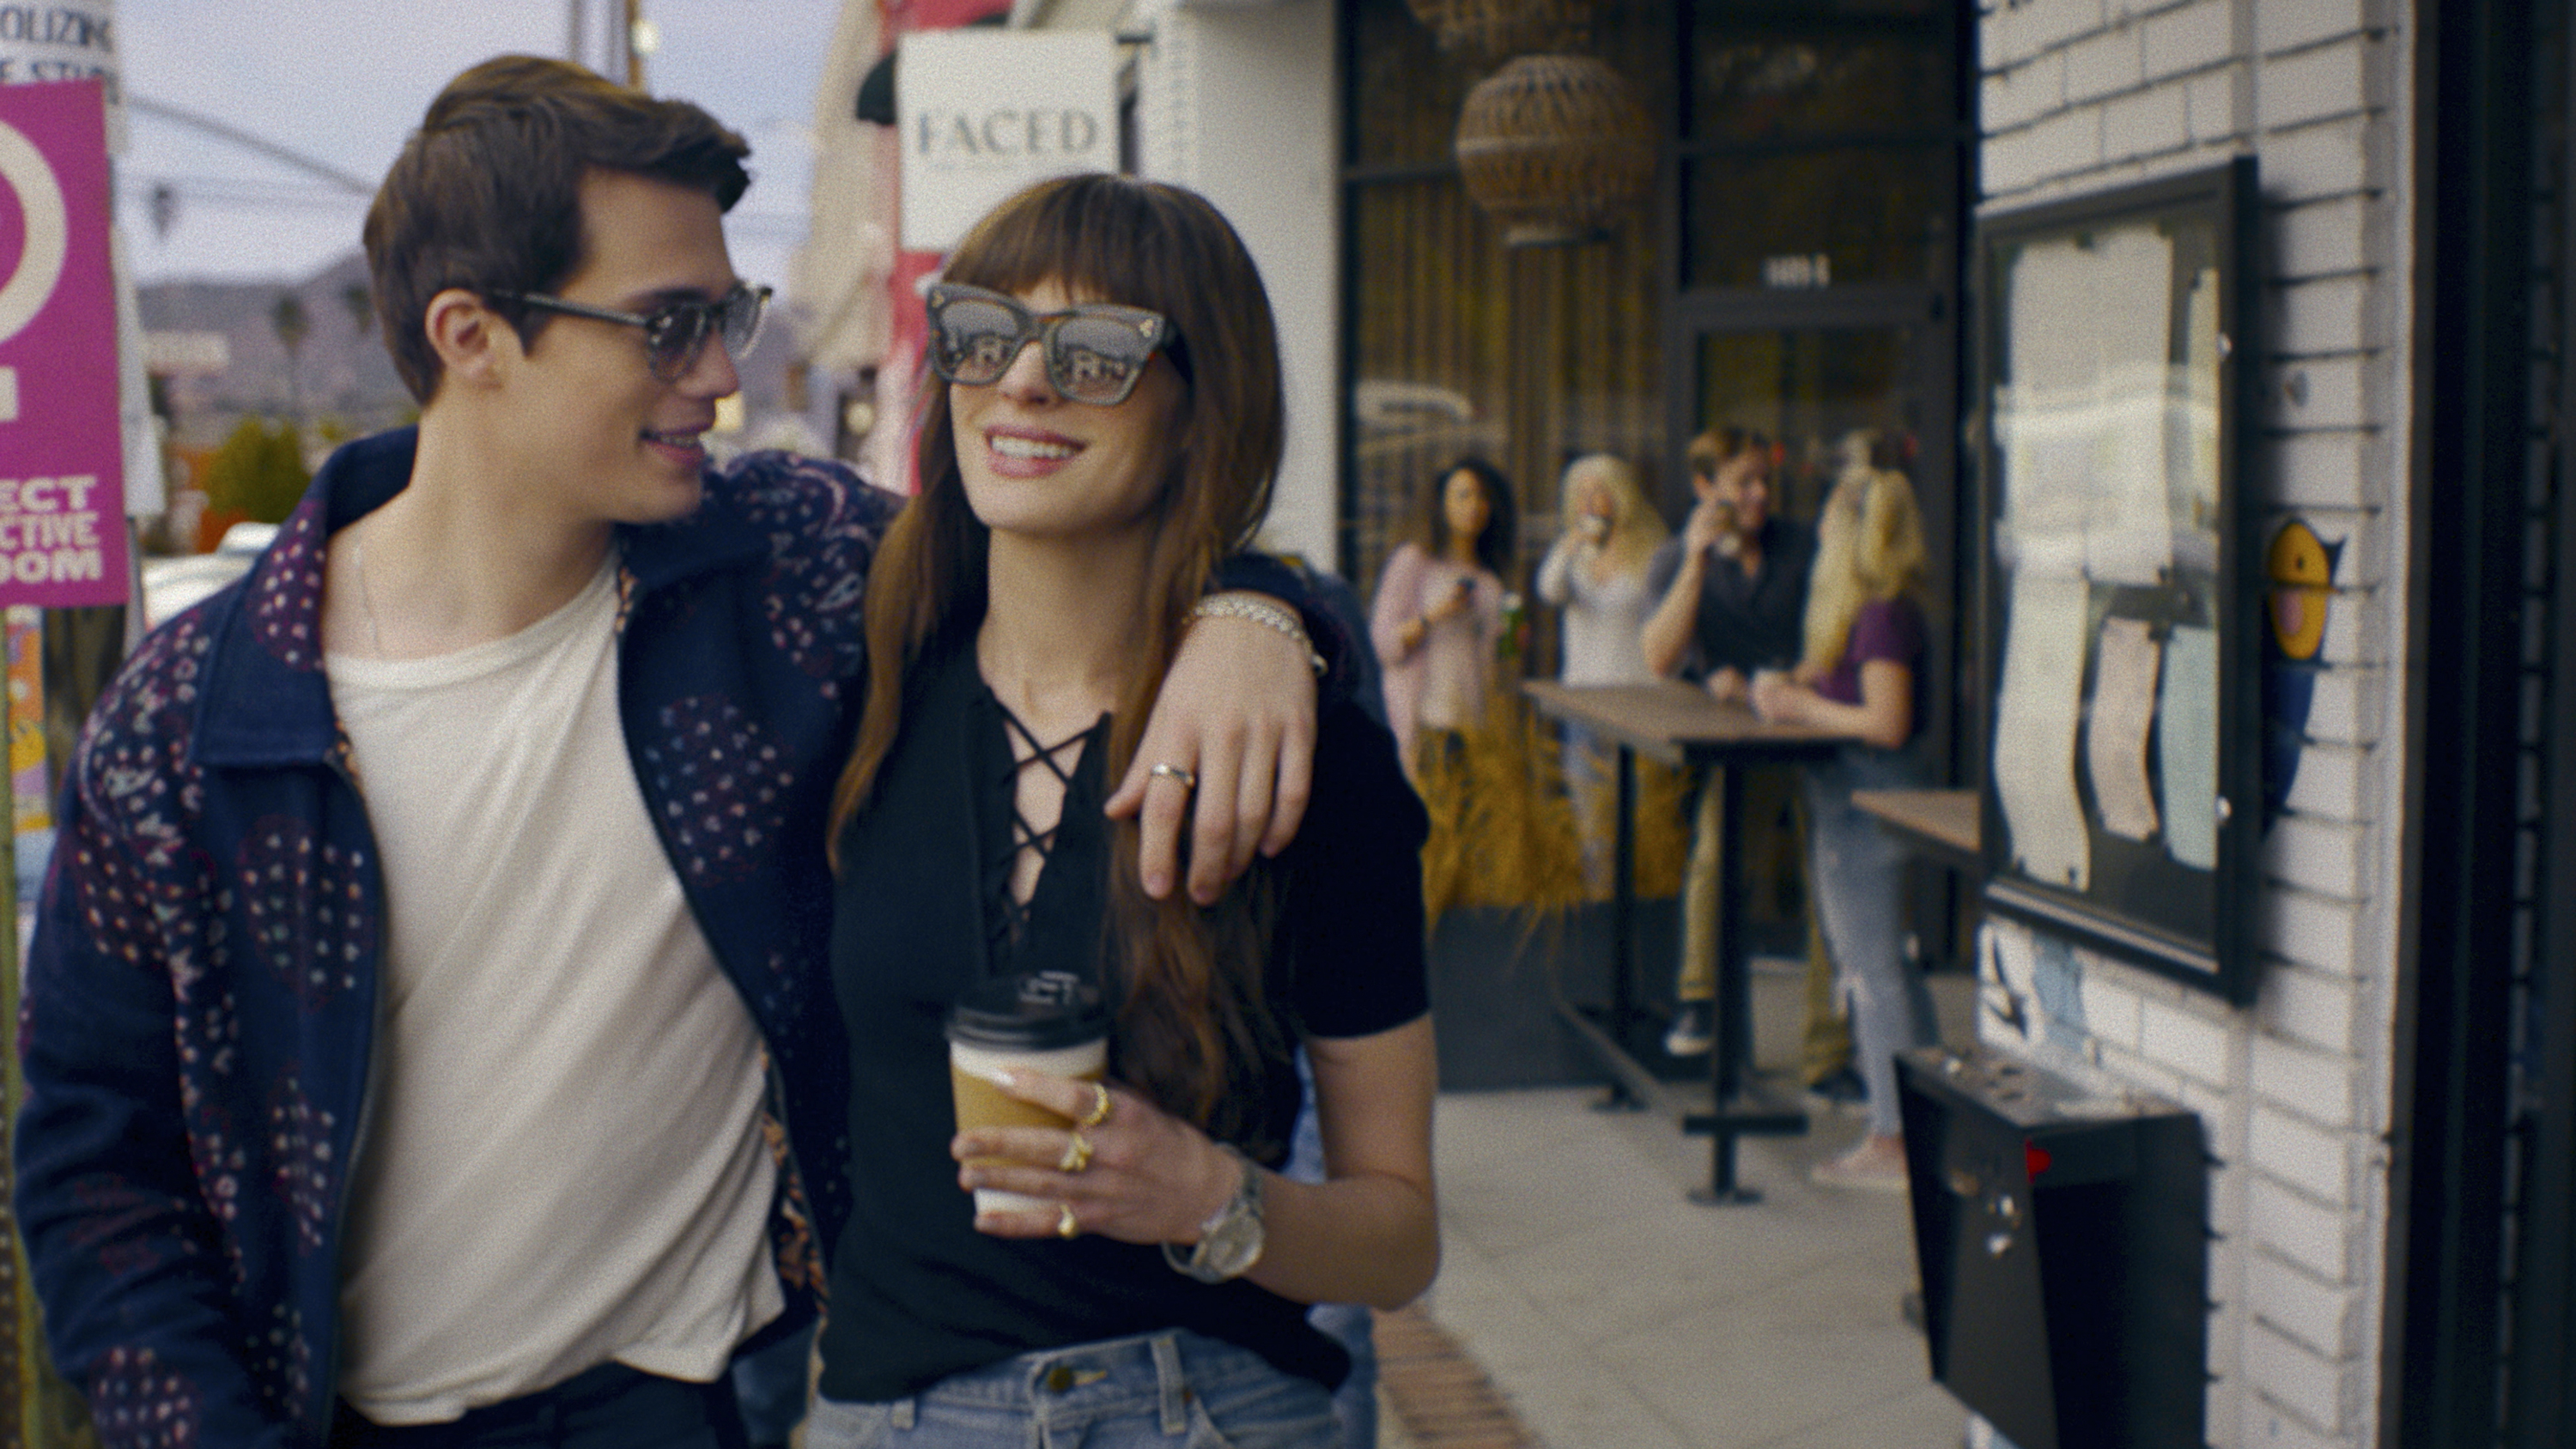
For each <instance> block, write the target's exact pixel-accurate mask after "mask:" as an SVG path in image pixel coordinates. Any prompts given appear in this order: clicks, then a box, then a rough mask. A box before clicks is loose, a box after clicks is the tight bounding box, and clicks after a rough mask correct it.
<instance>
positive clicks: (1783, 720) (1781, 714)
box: [1747, 669, 1816, 724]
mask: <svg viewBox="0 0 2576 1449" xmlns="http://www.w3.org/2000/svg"><path fill="white" fill-rule="evenodd" d="M1747 692H1748V694H1749V696H1750V698H1751V699H1752V701H1753V712H1754V713H1755V714H1758V715H1760V716H1762V717H1763V718H1764V719H1766V720H1769V721H1770V722H1771V723H1773V724H1797V723H1799V722H1801V721H1803V720H1804V719H1805V718H1806V713H1807V701H1808V700H1810V699H1814V698H1816V692H1815V691H1814V690H1812V689H1809V688H1807V687H1806V686H1805V685H1803V684H1800V683H1798V682H1797V681H1796V680H1795V679H1792V678H1791V677H1790V676H1789V675H1787V674H1785V673H1783V672H1781V671H1780V670H1777V669H1757V670H1755V671H1754V672H1753V680H1752V683H1751V684H1750V685H1749V686H1747Z"/></svg>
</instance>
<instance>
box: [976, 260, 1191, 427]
mask: <svg viewBox="0 0 2576 1449" xmlns="http://www.w3.org/2000/svg"><path fill="white" fill-rule="evenodd" d="M929 304H930V370H931V371H933V372H935V373H938V374H939V375H940V376H941V377H942V378H945V379H946V380H948V381H950V382H957V383H964V384H965V385H966V386H968V387H989V386H991V385H992V384H994V383H997V382H1000V381H1001V380H1002V374H1003V373H1006V372H1008V371H1010V370H1011V360H1012V359H1013V358H1016V357H1018V356H1019V355H1020V349H1021V348H1022V347H1025V346H1027V345H1028V344H1029V342H1030V341H1032V340H1035V341H1036V342H1037V343H1038V347H1039V351H1040V352H1042V353H1043V354H1044V355H1045V357H1046V371H1047V381H1049V382H1051V383H1053V384H1055V390H1056V392H1057V393H1059V394H1061V395H1062V396H1063V397H1065V398H1067V399H1069V400H1071V401H1073V402H1078V403H1090V404H1091V405H1093V406H1094V407H1115V406H1116V405H1118V404H1119V403H1122V402H1125V401H1126V400H1127V395H1128V394H1129V393H1132V392H1134V391H1135V390H1136V382H1137V380H1138V379H1139V378H1142V377H1143V376H1144V375H1145V365H1146V364H1147V363H1149V362H1152V361H1153V360H1154V353H1155V351H1156V350H1157V349H1160V350H1163V351H1165V352H1166V353H1168V352H1169V351H1170V349H1171V348H1173V347H1174V346H1176V345H1178V343H1179V341H1180V329H1179V328H1176V327H1174V326H1173V325H1172V324H1171V321H1170V320H1169V319H1168V318H1166V317H1164V316H1163V315H1162V314H1161V313H1159V312H1148V311H1146V310H1145V309H1144V308H1142V307H1116V306H1111V305H1110V304H1108V303H1106V302H1083V303H1078V304H1076V305H1074V306H1071V307H1067V308H1066V309H1065V310H1063V311H1061V312H1049V313H1047V314H1045V315H1044V316H1039V315H1037V314H1034V313H1032V312H1030V311H1029V309H1028V308H1026V307H1023V306H1021V305H1020V303H1019V299H1017V298H1015V297H1009V296H1005V295H1003V294H1002V293H1000V292H988V291H986V290H984V289H983V288H981V287H967V286H960V285H958V284H956V283H952V282H942V283H940V284H938V285H937V286H934V287H932V288H931V289H930V293H929ZM1174 361H1175V365H1177V364H1178V358H1177V357H1175V359H1174Z"/></svg>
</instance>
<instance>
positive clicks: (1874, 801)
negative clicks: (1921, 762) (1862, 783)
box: [1852, 790, 1982, 856]
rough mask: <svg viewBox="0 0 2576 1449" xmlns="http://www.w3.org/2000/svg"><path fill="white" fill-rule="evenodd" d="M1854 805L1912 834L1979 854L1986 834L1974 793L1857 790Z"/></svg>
mask: <svg viewBox="0 0 2576 1449" xmlns="http://www.w3.org/2000/svg"><path fill="white" fill-rule="evenodd" d="M1852 803H1853V804H1854V805H1857V806H1859V807H1860V808H1862V809H1863V810H1866V811H1868V812H1869V813H1870V814H1872V815H1875V816H1877V817H1878V818H1879V819H1881V820H1884V821H1886V822H1887V823H1888V824H1890V825H1893V826H1895V827H1896V828H1897V829H1899V830H1902V831H1905V832H1906V833H1907V834H1909V835H1917V836H1920V837H1922V838H1923V839H1925V840H1927V841H1930V842H1932V843H1933V844H1935V845H1939V846H1944V847H1947V848H1948V849H1950V850H1954V851H1957V852H1958V853H1959V854H1961V855H1966V856H1973V855H1975V854H1977V846H1978V841H1979V838H1980V836H1981V834H1982V831H1981V830H1980V824H1981V822H1980V820H1979V817H1978V808H1977V792H1976V791H1974V790H1854V791H1853V792H1852Z"/></svg>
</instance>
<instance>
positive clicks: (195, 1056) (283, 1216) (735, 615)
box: [15, 431, 898, 1449]
mask: <svg viewBox="0 0 2576 1449" xmlns="http://www.w3.org/2000/svg"><path fill="white" fill-rule="evenodd" d="M413 441H414V439H413V435H412V434H411V433H410V432H409V431H403V432H397V433H389V434H385V435H383V436H380V437H375V438H369V439H366V440H364V441H361V442H358V443H353V444H351V445H349V446H348V447H346V448H343V449H341V450H340V452H338V453H337V454H335V455H334V456H333V457H332V459H331V461H330V462H329V463H328V464H326V465H325V466H324V468H323V470H322V473H321V475H320V476H319V477H318V478H316V479H315V481H314V484H313V488H312V491H311V492H310V493H308V494H307V495H306V497H305V499H304V501H303V503H302V504H301V505H300V506H299V507H298V508H297V509H296V511H295V514H294V516H293V517H292V518H290V519H289V520H288V521H287V523H286V526H285V527H284V528H283V529H282V530H281V531H280V534H279V537H278V540H277V542H276V544H275V545H274V546H273V547H271V548H270V549H269V551H268V552H267V553H266V554H265V555H263V556H262V557H261V558H260V560H259V561H258V563H257V565H256V566H255V567H254V568H253V569H252V571H251V572H250V574H249V575H248V576H247V577H246V578H245V579H244V580H243V581H242V582H240V583H239V584H236V585H235V586H234V587H232V588H231V589H228V590H226V591H225V592H224V593H222V594H219V595H217V596H216V597H215V598H213V599H212V600H210V601H208V602H207V603H205V604H204V605H202V606H200V607H198V608H196V609H194V610H191V611H190V612H188V613H186V614H183V615H181V616H180V617H179V618H177V619H175V620H173V621H171V622H170V623H169V624H168V625H167V626H166V627H163V628H161V629H159V630H157V631H156V632H154V633H153V634H152V635H151V637H149V638H148V639H146V640H145V641H144V642H143V644H142V646H141V647H140V648H139V649H138V650H137V651H136V653H135V655H134V657H133V658H132V659H130V660H129V661H127V663H126V666H125V668H124V669H123V671H122V672H121V673H120V674H119V675H118V676H117V678H116V680H115V682H114V683H113V684H112V685H111V686H110V687H109V689H108V691H107V693H106V695H105V697H104V698H103V699H102V700H101V702H100V704H99V707H98V710H97V713H96V714H95V715H94V716H93V717H92V719H91V721H90V724H89V727H88V729H87V730H86V731H85V733H84V735H83V738H82V742H81V746H80V749H79V751H78V753H77V755H76V756H75V757H74V760H73V762H72V769H71V775H70V778H69V780H68V781H67V784H66V788H65V797H66V798H65V801H64V814H63V817H62V823H61V833H60V838H59V843H58V845H57V848H56V851H55V855H54V860H53V866H52V870H51V873H50V874H49V876H48V878H47V880H46V884H45V890H44V896H43V903H42V906H41V910H40V916H39V920H38V923H37V927H36V937H35V945H34V949H33V951H32V952H31V953H30V955H29V957H28V960H27V965H26V972H25V981H24V1004H23V1009H22V1014H21V1018H20V1022H19V1052H20V1056H21V1059H22V1060H23V1061H24V1063H25V1069H26V1081H27V1100H26V1107H25V1111H24V1113H23V1115H22V1116H21V1118H20V1120H19V1123H18V1130H17V1134H16V1144H15V1149H16V1152H17V1165H18V1182H19V1186H18V1199H17V1207H18V1212H19V1217H20V1224H21V1228H22V1231H23V1232H24V1235H25V1238H26V1243H27V1250H28V1256H29V1259H30V1260H31V1263H32V1266H33V1269H34V1276H35V1283H36V1287H37V1291H38V1293H39V1295H40V1297H41V1299H42V1301H43V1303H44V1307H45V1329H46V1334H47V1337H48V1339H49V1341H50V1343H51V1345H52V1349H53V1353H54V1361H55V1362H56V1363H57V1364H58V1365H60V1366H61V1368H62V1369H63V1371H64V1372H65V1374H66V1375H67V1376H69V1377H70V1378H71V1380H72V1381H73V1382H74V1383H75V1384H77V1385H79V1386H81V1387H82V1388H83V1389H84V1390H85V1391H86V1393H87V1395H88V1398H89V1402H90V1405H91V1407H92V1410H93V1413H94V1415H95V1417H96V1420H97V1423H98V1426H99V1430H100V1434H101V1438H102V1439H103V1440H104V1441H105V1443H107V1444H109V1445H112V1446H146V1445H151V1446H159V1445H189V1446H254V1445H256V1446H281V1449H283V1446H299V1449H309V1446H314V1445H318V1444H320V1443H321V1442H322V1439H323V1435H324V1433H325V1431H326V1428H327V1425H328V1423H329V1418H330V1412H331V1406H332V1401H333V1389H334V1383H335V1373H334V1351H335V1344H336V1341H337V1329H338V1304H339V1289H340V1285H339V1281H338V1276H337V1264H338V1258H339V1248H340V1231H341V1209H342V1201H343V1198H344V1196H345V1192H346V1186H347V1182H346V1169H347V1166H348V1163H349V1159H350V1144H351V1141H352V1139H353V1137H354V1136H355V1133H356V1130H357V1126H358V1119H359V1111H360V1094H361V1091H362V1089H363V1087H364V1086H365V1083H366V1080H367V1062H368V1053H369V1050H370V1045H371V1043H370V1037H371V1035H372V1033H373V1029H374V1023H375V1020H376V982H377V969H378V954H377V953H378V950H379V948H380V945H381V923H382V920H383V901H382V882H381V880H380V879H379V877H378V874H377V869H378V866H377V858H376V846H375V840H374V837H373V835H372V834H371V833H370V831H369V828H368V824H367V816H366V808H365V805H364V803H363V802H362V801H361V799H360V797H359V792H358V790H357V788H356V786H355V784H354V782H353V780H352V778H351V773H350V768H349V764H348V749H347V742H346V740H345V739H344V738H343V736H342V734H341V732H340V728H339V724H338V722H337V720H336V718H335V716H334V715H333V712H332V707H331V696H330V690H329V687H328V682H327V680H326V678H325V676H324V674H323V671H322V661H321V657H320V652H319V647H318V646H319V643H320V639H321V612H320V611H321V598H322V560H323V545H324V541H325V539H327V538H328V537H329V536H330V534H331V533H332V531H334V530H335V529H337V528H339V527H341V526H343V525H345V524H347V523H348V522H349V521H350V520H352V519H355V518H357V517H359V516H360V515H362V514H364V513H366V512H367V511H368V510H370V509H372V508H374V507H376V506H377V505H379V504H381V503H383V502H384V501H385V500H386V499H388V498H390V497H392V496H393V495H394V494H395V493H396V492H398V491H400V490H401V488H402V487H403V486H404V485H405V484H406V483H407V482H408V481H409V479H410V475H411V460H412V447H413ZM897 502H898V500H897V499H896V498H895V497H894V496H893V495H891V494H887V493H884V492H881V491H878V490H876V489H873V488H870V487H868V486H867V485H865V484H863V483H861V482H860V481H859V480H858V479H857V478H855V477H854V476H853V475H851V474H850V473H848V472H847V471H846V470H844V469H841V468H839V467H837V466H835V465H832V464H827V463H819V462H815V461H812V460H808V459H801V458H794V457H790V456H788V455H783V454H757V455H754V456H752V457H750V458H747V459H745V460H743V461H741V462H739V463H737V464H735V465H732V466H731V467H729V468H728V469H726V470H724V471H722V472H720V473H711V474H710V475H709V477H708V480H707V488H706V501H705V504H704V506H702V507H701V508H700V509H698V510H697V512H696V513H694V514H692V515H691V516H690V517H689V518H687V519H685V520H682V521H679V522H676V523H670V524H663V525H658V526H653V527H644V528H624V529H621V530H619V533H618V546H619V549H620V551H621V555H622V569H621V574H620V578H619V587H620V596H621V604H620V616H619V627H620V630H621V633H620V639H619V649H620V655H619V667H620V670H621V676H620V684H619V689H620V695H621V702H620V708H621V713H622V714H623V716H624V721H625V730H626V738H627V747H628V750H629V752H630V753H631V755H632V756H633V760H634V765H635V773H636V778H637V780H638V781H639V783H640V784H641V785H642V787H643V791H644V797H645V801H646V805H647V807H648V809H649V810H650V811H651V813H652V816H653V819H654V821H655V823H656V826H657V828H658V829H659V831H660V834H661V838H662V845H663V848H664V849H665V851H667V852H668V854H669V856H670V859H671V863H672V866H673V868H674V870H675V871H676V872H677V874H678V876H679V879H680V881H681V883H682V885H683V887H684V888H685V890H686V893H687V896H688V900H689V904H690V906H691V908H692V910H693V911H694V913H695V915H696V918H697V920H698V923H699V925H700V926H701V927H702V928H703V929H704V931H705V932H706V936H707V939H708V941H709V942H710V943H711V944H712V945H713V947H714V949H715V953H716V956H717V958H718V960H719V961H720V962H721V963H722V964H723V968H724V970H725V973H726V974H727V975H728V976H729V977H730V978H731V979H732V980H733V982H734V984H735V986H736V987H737V988H739V989H740V990H741V992H742V997H743V1000H744V1001H745V1002H746V1003H747V1004H748V1005H749V1007H750V1009H751V1013H752V1016H753V1019H754V1020H755V1021H756V1022H757V1023H758V1025H759V1028H760V1030H761V1032H762V1034H763V1036H764V1037H765V1038H766V1040H767V1043H768V1046H769V1051H770V1059H771V1063H772V1092H771V1104H772V1107H773V1108H774V1109H778V1110H780V1111H781V1112H782V1113H783V1116H784V1119H785V1135H784V1137H783V1138H780V1137H777V1136H775V1135H774V1136H773V1139H772V1140H773V1144H774V1145H780V1146H782V1147H787V1146H788V1145H790V1144H792V1150H790V1151H789V1154H788V1156H789V1160H788V1164H787V1165H788V1168H789V1170H788V1171H786V1172H783V1173H782V1174H781V1183H782V1187H781V1194H780V1202H779V1204H778V1210H777V1211H776V1212H775V1213H774V1214H773V1228H774V1234H773V1237H774V1242H775V1245H776V1248H777V1258H778V1265H779V1271H780V1276H781V1278H782V1279H783V1280H784V1281H785V1283H786V1287H787V1290H788V1293H789V1296H790V1300H791V1304H792V1305H794V1306H792V1307H791V1309H790V1318H791V1319H792V1320H798V1321H801V1319H802V1318H803V1316H804V1315H805V1312H806V1311H807V1310H809V1309H810V1305H811V1300H812V1296H813V1293H814V1291H815V1290H816V1289H817V1288H818V1287H819V1284H820V1281H821V1276H820V1275H821V1264H820V1261H819V1257H818V1254H817V1251H816V1246H815V1245H816V1243H817V1241H818V1238H819V1242H821V1243H824V1244H829V1243H831V1242H833V1241H834V1240H835V1239H836V1237H837V1236H838V1234H839V1232H840V1227H841V1223H842V1220H843V1218H844V1217H845V1215H846V1214H847V1211H848V1186H847V1182H846V1178H845V1175H844V1173H843V1171H842V1167H841V1161H842V1158H843V1156H844V1155H845V1151H846V1143H845V1140H844V1132H843V1124H844V1121H845V1117H846V1113H847V1111H848V1101H849V1089H848V1086H847V1077H848V1049H847V1046H846V1044H845V1042H844V1040H843V1035H842V1029H841V1017H840V1013H839V1011H838V1010H836V1009H835V1008H834V1006H833V1003H832V998H831V993H830V978H829V976H828V974H827V972H826V970H825V965H824V960H825V950H826V943H827V941H828V939H829V914H830V899H831V895H830V889H829V885H830V882H829V879H828V876H827V871H826V866H825V864H824V858H823V851H822V842H823V836H824V819H825V815H826V809H827V802H828V799H829V796H830V792H831V788H832V784H833V781H834V779H835V777H836V776H837V775H838V774H839V771H840V766H841V761H842V757H843V754H844V751H845V750H846V747H847V740H848V734H849V726H850V725H851V723H852V722H853V721H854V719H855V710H856V708H857V705H858V701H859V698H860V696H861V694H862V692H863V691H862V690H860V689H859V688H857V687H855V686H854V675H855V674H856V673H857V671H858V669H859V662H860V656H861V639H860V631H859V602H860V595H861V592H862V585H863V581H864V579H865V577H866V570H867V565H868V562H869V560H870V558H871V557H872V556H873V554H874V551H875V548H876V544H877V541H878V538H879V537H880V535H881V533H882V531H883V529H884V527H885V525H886V523H887V522H888V520H889V519H890V518H891V517H892V516H893V514H894V512H895V509H896V507H897ZM459 784H460V786H461V787H467V788H470V784H471V782H464V781H460V782H459ZM799 1168H801V1169H802V1170H801V1171H799V1170H798V1169H799Z"/></svg>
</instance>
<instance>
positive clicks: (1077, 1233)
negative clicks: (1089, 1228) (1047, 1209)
mask: <svg viewBox="0 0 2576 1449" xmlns="http://www.w3.org/2000/svg"><path fill="white" fill-rule="evenodd" d="M1055 1211H1056V1218H1055V1235H1056V1236H1057V1237H1059V1238H1064V1239H1067V1240H1071V1239H1074V1238H1078V1237H1081V1236H1082V1225H1081V1224H1080V1223H1077V1222H1075V1221H1074V1220H1073V1204H1071V1203H1069V1202H1068V1203H1060V1204H1058V1205H1057V1207H1056V1210H1055Z"/></svg>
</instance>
